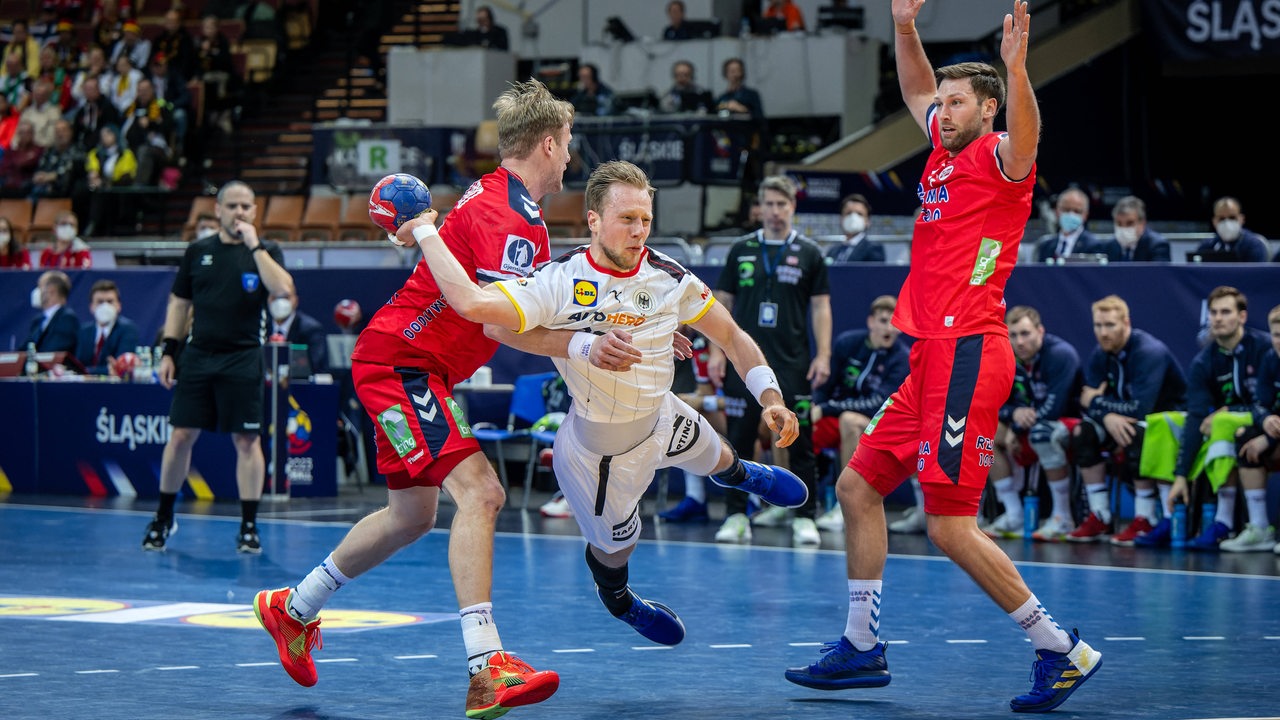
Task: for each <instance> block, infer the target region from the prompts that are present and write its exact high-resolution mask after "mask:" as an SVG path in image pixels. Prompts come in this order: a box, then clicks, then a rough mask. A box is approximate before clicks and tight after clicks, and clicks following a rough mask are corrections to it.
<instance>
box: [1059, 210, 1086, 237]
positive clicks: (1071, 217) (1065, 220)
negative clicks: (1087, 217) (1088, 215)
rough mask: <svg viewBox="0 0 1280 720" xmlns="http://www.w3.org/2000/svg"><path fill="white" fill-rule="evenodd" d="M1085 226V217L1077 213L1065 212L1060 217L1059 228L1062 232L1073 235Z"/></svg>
mask: <svg viewBox="0 0 1280 720" xmlns="http://www.w3.org/2000/svg"><path fill="white" fill-rule="evenodd" d="M1081 225H1084V216H1083V215H1081V214H1080V213H1077V212H1064V213H1061V214H1059V215H1058V227H1060V228H1062V232H1065V233H1073V232H1075V231H1077V230H1079V229H1080V226H1081Z"/></svg>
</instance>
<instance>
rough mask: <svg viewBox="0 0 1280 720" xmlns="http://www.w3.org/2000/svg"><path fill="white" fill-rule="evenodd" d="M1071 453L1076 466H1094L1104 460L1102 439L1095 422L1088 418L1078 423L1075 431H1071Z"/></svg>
mask: <svg viewBox="0 0 1280 720" xmlns="http://www.w3.org/2000/svg"><path fill="white" fill-rule="evenodd" d="M1071 454H1072V456H1074V457H1075V461H1076V467H1093V466H1094V465H1097V464H1098V463H1100V462H1102V461H1103V457H1102V440H1101V438H1099V437H1098V430H1097V428H1096V427H1095V426H1094V424H1093V423H1091V422H1089V421H1088V420H1086V421H1084V422H1081V423H1080V424H1079V425H1076V429H1075V432H1073V433H1071Z"/></svg>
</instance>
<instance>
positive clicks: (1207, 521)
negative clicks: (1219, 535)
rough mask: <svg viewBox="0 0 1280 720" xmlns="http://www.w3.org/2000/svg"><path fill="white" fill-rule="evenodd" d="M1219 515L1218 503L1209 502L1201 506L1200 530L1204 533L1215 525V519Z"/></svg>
mask: <svg viewBox="0 0 1280 720" xmlns="http://www.w3.org/2000/svg"><path fill="white" fill-rule="evenodd" d="M1217 517H1218V505H1217V503H1211V502H1207V503H1205V504H1203V505H1201V506H1200V532H1201V533H1204V532H1207V531H1208V530H1209V528H1211V527H1213V523H1214V521H1215V520H1216V519H1217Z"/></svg>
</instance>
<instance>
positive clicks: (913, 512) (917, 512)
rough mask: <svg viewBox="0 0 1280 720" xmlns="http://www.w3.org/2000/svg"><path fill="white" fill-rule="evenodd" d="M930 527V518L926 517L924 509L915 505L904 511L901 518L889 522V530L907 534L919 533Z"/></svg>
mask: <svg viewBox="0 0 1280 720" xmlns="http://www.w3.org/2000/svg"><path fill="white" fill-rule="evenodd" d="M928 528H929V524H928V518H926V517H925V513H924V510H921V509H920V508H918V507H916V506H914V505H913V506H911V507H909V508H907V509H906V511H904V512H903V513H902V518H901V519H900V520H894V521H893V522H891V523H889V532H892V533H903V534H905V535H919V534H921V533H923V532H924V531H925V530H927V529H928Z"/></svg>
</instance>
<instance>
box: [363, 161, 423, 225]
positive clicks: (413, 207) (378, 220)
mask: <svg viewBox="0 0 1280 720" xmlns="http://www.w3.org/2000/svg"><path fill="white" fill-rule="evenodd" d="M430 208H431V191H430V190H428V189H427V185H426V183H424V182H422V181H421V180H419V179H418V178H416V177H414V176H412V175H409V174H407V173H396V174H395V175H388V176H386V177H384V178H382V179H381V180H379V181H378V184H377V185H374V186H373V192H371V193H370V194H369V219H370V220H372V221H373V224H374V225H377V226H378V227H380V228H382V229H383V230H386V231H387V232H388V233H389V234H391V235H395V234H396V230H399V229H400V226H401V225H403V224H404V223H405V221H407V220H409V219H410V218H412V217H414V216H415V215H418V214H419V213H421V212H423V211H425V210H428V209H430Z"/></svg>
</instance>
